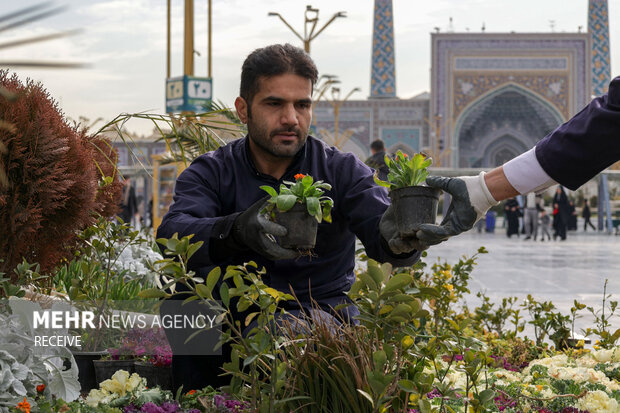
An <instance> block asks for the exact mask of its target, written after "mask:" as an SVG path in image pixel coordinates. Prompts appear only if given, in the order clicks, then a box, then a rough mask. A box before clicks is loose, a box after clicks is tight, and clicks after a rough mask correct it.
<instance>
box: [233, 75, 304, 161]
mask: <svg viewBox="0 0 620 413" xmlns="http://www.w3.org/2000/svg"><path fill="white" fill-rule="evenodd" d="M258 82H259V83H258V85H259V88H258V93H256V95H254V98H253V99H252V102H251V103H250V104H251V107H248V103H247V102H246V101H245V100H244V99H243V98H237V100H236V101H235V106H236V108H237V113H238V114H239V118H240V119H241V121H242V122H244V123H247V125H248V136H249V138H250V144H251V147H252V150H253V152H254V153H255V155H257V156H266V157H268V158H272V159H273V158H287V159H288V158H292V157H293V156H295V154H296V153H297V152H299V150H300V149H301V147H302V146H303V145H304V143H305V142H306V138H307V136H308V130H309V128H310V121H311V120H312V82H311V81H310V80H309V79H306V78H304V77H301V76H298V75H294V74H290V73H287V74H283V75H278V76H273V77H269V78H264V77H262V78H259V81H258Z"/></svg>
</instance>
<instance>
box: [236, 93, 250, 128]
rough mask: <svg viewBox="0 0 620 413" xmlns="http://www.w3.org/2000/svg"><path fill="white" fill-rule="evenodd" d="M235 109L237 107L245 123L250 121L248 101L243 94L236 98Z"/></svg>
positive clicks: (240, 118) (240, 117)
mask: <svg viewBox="0 0 620 413" xmlns="http://www.w3.org/2000/svg"><path fill="white" fill-rule="evenodd" d="M235 109H237V116H239V120H240V121H241V122H243V123H248V103H247V102H246V101H245V99H244V98H242V97H241V96H239V97H238V98H237V99H235Z"/></svg>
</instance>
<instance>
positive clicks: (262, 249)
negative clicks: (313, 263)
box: [232, 197, 299, 261]
mask: <svg viewBox="0 0 620 413" xmlns="http://www.w3.org/2000/svg"><path fill="white" fill-rule="evenodd" d="M267 198H268V197H265V198H263V199H261V200H259V201H258V202H255V203H254V204H252V205H251V206H250V207H249V208H248V209H246V210H245V211H244V212H242V213H241V214H239V216H238V217H237V218H236V219H235V221H234V222H233V226H232V236H233V239H234V240H235V242H236V243H237V244H240V245H241V246H244V247H247V248H249V249H251V250H252V251H255V252H257V253H259V254H260V255H262V256H263V257H265V258H267V259H270V260H273V261H276V260H286V259H293V258H297V257H298V256H299V253H298V252H297V251H293V250H291V249H286V248H282V247H281V246H280V245H278V243H277V242H276V239H275V238H274V236H279V237H281V236H284V235H286V232H287V230H286V228H284V227H283V226H282V225H279V224H276V223H275V222H272V221H269V220H268V219H267V218H266V217H265V216H264V215H263V214H261V213H260V211H261V210H262V209H263V208H264V207H265V206H266V205H267Z"/></svg>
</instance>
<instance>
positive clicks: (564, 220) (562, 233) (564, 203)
mask: <svg viewBox="0 0 620 413" xmlns="http://www.w3.org/2000/svg"><path fill="white" fill-rule="evenodd" d="M553 205H554V207H555V206H556V205H557V214H556V215H555V216H554V218H553V230H554V233H553V239H556V238H557V237H560V239H561V240H562V241H564V240H565V239H566V227H567V225H568V219H569V217H570V205H569V204H568V197H567V196H566V192H564V187H562V185H560V186H558V189H556V191H555V195H554V196H553Z"/></svg>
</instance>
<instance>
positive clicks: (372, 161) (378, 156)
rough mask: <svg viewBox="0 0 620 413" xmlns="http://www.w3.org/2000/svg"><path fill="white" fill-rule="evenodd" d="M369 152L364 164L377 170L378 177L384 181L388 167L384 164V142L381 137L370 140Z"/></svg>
mask: <svg viewBox="0 0 620 413" xmlns="http://www.w3.org/2000/svg"><path fill="white" fill-rule="evenodd" d="M370 154H371V156H370V158H368V159H366V165H368V166H370V167H371V168H372V169H374V170H375V171H377V176H378V177H379V179H381V180H382V181H386V180H387V176H388V173H389V169H388V167H387V165H386V164H385V144H384V143H383V141H382V140H381V139H377V140H374V141H372V142H371V144H370Z"/></svg>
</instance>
